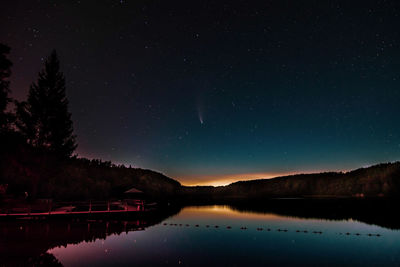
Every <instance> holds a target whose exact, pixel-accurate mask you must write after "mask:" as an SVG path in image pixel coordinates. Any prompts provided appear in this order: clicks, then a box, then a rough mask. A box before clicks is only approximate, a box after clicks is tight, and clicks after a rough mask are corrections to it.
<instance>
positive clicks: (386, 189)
mask: <svg viewBox="0 0 400 267" xmlns="http://www.w3.org/2000/svg"><path fill="white" fill-rule="evenodd" d="M181 193H182V196H183V197H185V198H188V199H196V198H197V199H206V198H207V199H214V200H219V199H228V200H229V199H231V200H235V199H262V198H288V197H314V198H329V197H334V198H337V197H398V196H399V193H400V162H395V163H385V164H378V165H375V166H371V167H368V168H361V169H357V170H354V171H351V172H346V173H343V172H326V173H313V174H297V175H289V176H282V177H277V178H272V179H259V180H250V181H239V182H235V183H232V184H230V185H228V186H219V187H203V186H198V187H183V188H182V190H181Z"/></svg>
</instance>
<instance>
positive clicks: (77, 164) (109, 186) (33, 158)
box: [0, 136, 181, 200]
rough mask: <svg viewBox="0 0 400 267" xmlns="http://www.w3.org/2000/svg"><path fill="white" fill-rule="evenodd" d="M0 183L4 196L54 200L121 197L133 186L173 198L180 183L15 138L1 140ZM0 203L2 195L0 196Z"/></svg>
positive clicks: (161, 197) (147, 171) (162, 197)
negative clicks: (58, 152) (67, 155)
mask: <svg viewBox="0 0 400 267" xmlns="http://www.w3.org/2000/svg"><path fill="white" fill-rule="evenodd" d="M1 141H2V142H1V143H2V150H1V151H0V184H8V188H7V194H8V195H10V196H11V197H17V198H18V197H21V195H22V196H23V195H24V192H28V194H29V197H31V198H53V199H56V200H87V199H109V198H121V197H123V195H122V193H123V192H125V191H126V190H128V189H131V188H132V187H135V188H137V189H139V190H141V191H143V192H145V193H146V196H148V197H150V198H153V199H165V198H173V197H175V196H176V195H177V193H178V191H179V190H180V187H181V184H180V183H179V182H178V181H176V180H173V179H171V178H169V177H167V176H165V175H163V174H161V173H158V172H155V171H151V170H144V169H140V168H131V167H126V166H123V165H114V164H112V163H111V162H109V161H101V160H96V159H95V160H89V159H85V158H70V159H66V160H65V159H64V160H60V159H58V158H56V157H55V156H54V155H51V154H49V153H45V152H43V151H40V150H35V149H33V148H31V147H29V146H26V145H21V144H23V142H22V141H21V140H19V139H18V136H11V137H8V139H7V140H5V139H4V138H3V139H2V140H1ZM0 200H1V195H0Z"/></svg>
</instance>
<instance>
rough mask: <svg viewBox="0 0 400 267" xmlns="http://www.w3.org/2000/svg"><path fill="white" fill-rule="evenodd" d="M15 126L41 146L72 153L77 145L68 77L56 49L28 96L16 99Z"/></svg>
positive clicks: (66, 154)
mask: <svg viewBox="0 0 400 267" xmlns="http://www.w3.org/2000/svg"><path fill="white" fill-rule="evenodd" d="M16 113H17V121H16V126H17V128H18V129H19V130H20V132H21V133H22V134H23V135H24V136H25V138H26V140H27V142H28V143H29V144H30V145H32V146H34V147H38V148H42V149H44V150H47V151H50V152H53V153H55V154H57V155H59V156H61V157H69V156H71V154H72V152H73V151H74V150H75V148H76V147H77V145H76V141H75V139H76V136H75V135H74V134H73V127H72V120H71V113H69V111H68V99H67V97H66V94H65V78H64V75H63V73H62V72H61V71H60V62H59V60H58V58H57V54H56V52H55V51H53V52H52V53H51V55H50V57H49V58H47V59H46V61H45V66H44V69H43V70H42V71H41V72H40V73H39V79H38V81H37V83H33V84H32V85H31V87H30V89H29V95H28V100H27V101H26V102H20V103H17V112H16Z"/></svg>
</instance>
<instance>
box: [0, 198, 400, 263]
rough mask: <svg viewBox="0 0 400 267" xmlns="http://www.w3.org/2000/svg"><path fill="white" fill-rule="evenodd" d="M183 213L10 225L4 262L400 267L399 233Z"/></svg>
mask: <svg viewBox="0 0 400 267" xmlns="http://www.w3.org/2000/svg"><path fill="white" fill-rule="evenodd" d="M175 212H177V213H176V214H175V215H174V214H173V213H174V212H172V216H171V214H164V215H163V216H161V217H160V218H157V219H151V220H150V219H146V220H129V221H125V220H122V221H119V220H118V221H112V220H111V221H103V220H89V221H87V220H78V221H76V220H74V221H70V222H64V221H61V222H60V221H56V222H43V221H42V222H41V221H39V222H18V223H17V224H16V223H15V222H13V223H12V224H11V223H8V224H7V225H5V224H3V225H2V232H1V233H2V238H3V240H2V241H1V243H0V244H1V247H0V249H1V250H2V252H1V254H0V256H1V257H3V261H2V263H3V265H15V264H16V265H18V264H20V265H37V264H44V265H49V264H53V265H60V264H62V265H64V266H158V265H183V266H266V265H277V264H279V265H400V231H399V230H396V229H389V228H386V227H383V226H378V225H374V224H367V223H364V222H360V221H357V220H353V219H343V220H327V219H312V218H300V217H294V216H283V215H277V214H274V213H259V212H249V211H239V210H236V209H233V208H231V207H228V206H201V207H195V206H194V207H185V208H183V209H181V210H180V211H179V210H178V211H175ZM168 216H170V217H168ZM4 238H6V239H7V240H4Z"/></svg>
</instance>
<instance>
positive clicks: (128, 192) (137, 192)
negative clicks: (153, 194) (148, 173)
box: [124, 187, 143, 194]
mask: <svg viewBox="0 0 400 267" xmlns="http://www.w3.org/2000/svg"><path fill="white" fill-rule="evenodd" d="M132 193H135V194H143V192H142V191H140V190H138V189H136V188H134V187H132V188H131V189H129V190H127V191H125V192H124V194H132Z"/></svg>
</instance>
